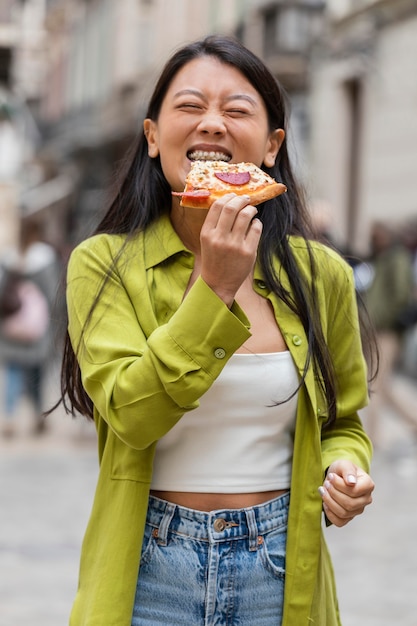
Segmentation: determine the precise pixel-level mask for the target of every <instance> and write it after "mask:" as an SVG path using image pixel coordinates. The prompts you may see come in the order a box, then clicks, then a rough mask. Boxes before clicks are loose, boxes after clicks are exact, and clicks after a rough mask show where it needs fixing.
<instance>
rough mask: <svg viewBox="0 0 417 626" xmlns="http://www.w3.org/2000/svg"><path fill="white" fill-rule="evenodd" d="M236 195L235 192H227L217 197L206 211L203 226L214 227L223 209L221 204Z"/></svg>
mask: <svg viewBox="0 0 417 626" xmlns="http://www.w3.org/2000/svg"><path fill="white" fill-rule="evenodd" d="M236 197H237V196H236V194H235V193H227V194H225V195H224V196H222V197H221V198H218V199H217V200H215V201H214V202H213V204H212V205H211V207H210V208H209V210H208V212H207V217H206V219H205V220H204V226H206V227H209V228H216V226H217V223H218V221H219V217H220V215H221V212H222V210H223V206H224V205H225V204H226V203H227V202H228V201H229V200H231V199H232V198H236ZM242 197H243V196H242Z"/></svg>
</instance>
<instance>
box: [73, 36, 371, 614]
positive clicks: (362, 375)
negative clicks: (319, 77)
mask: <svg viewBox="0 0 417 626" xmlns="http://www.w3.org/2000/svg"><path fill="white" fill-rule="evenodd" d="M285 115H286V114H285V104H284V96H283V93H282V90H281V89H280V87H279V86H278V85H277V84H276V81H275V79H274V78H273V77H272V75H271V74H270V73H269V71H268V70H267V69H266V68H265V66H264V65H263V63H262V62H261V61H260V60H259V59H258V58H257V57H255V56H254V55H253V54H252V53H251V52H249V51H248V50H247V49H245V48H244V47H242V46H241V45H240V44H239V43H237V42H235V41H233V40H230V39H227V38H221V37H209V38H207V39H206V40H204V41H201V42H196V43H194V44H191V45H189V46H186V47H184V48H183V49H182V50H180V51H178V52H177V53H176V54H175V55H174V56H173V57H172V59H171V60H170V61H169V62H168V63H167V65H166V67H165V69H164V70H163V72H162V75H161V77H160V79H159V82H158V83H157V85H156V88H155V91H154V94H153V96H152V98H151V101H150V105H149V109H148V114H147V117H146V120H145V122H144V126H143V134H142V135H141V136H140V138H139V142H138V145H137V147H136V149H135V151H134V153H133V158H132V159H131V161H130V162H129V163H128V164H127V168H126V172H125V173H124V176H123V178H122V179H121V183H120V186H119V188H118V189H117V191H116V194H115V197H114V200H113V201H112V202H111V204H110V207H109V209H108V211H107V213H106V215H105V217H104V218H103V220H102V222H101V224H100V225H99V227H98V229H97V232H96V234H95V236H94V237H92V238H90V239H88V240H87V241H85V242H84V243H82V244H80V246H79V247H78V248H77V249H76V250H75V251H74V252H73V254H72V257H71V259H70V264H69V269H68V312H69V337H70V339H71V342H67V346H66V352H65V358H64V364H63V365H64V367H63V394H64V398H65V397H67V399H66V405H67V408H68V409H69V410H73V411H74V410H78V411H80V412H81V413H84V414H86V415H89V416H93V417H94V420H95V423H96V426H97V431H98V438H99V456H100V475H99V480H98V486H97V492H96V496H95V500H94V506H93V510H92V514H91V518H90V522H89V525H88V529H87V532H86V536H85V540H84V544H83V549H82V558H81V570H80V585H79V590H78V594H77V597H76V600H75V604H74V607H73V611H72V615H71V624H72V626H81V625H83V626H93V625H100V626H105V625H109V626H110V625H117V626H129V625H132V626H138V625H141V626H142V625H152V626H157V625H159V624H170V625H172V624H193V625H194V624H195V625H197V624H226V623H227V624H237V623H238V624H240V625H241V626H243V625H244V626H246V625H249V624H250V625H251V626H253V625H254V624H256V625H258V626H269V625H270V624H271V625H272V624H274V625H277V624H285V625H291V626H293V625H294V624H297V625H298V624H307V623H315V624H321V625H328V626H330V625H331V626H334V625H335V624H337V623H339V617H338V608H337V602H336V596H335V590H334V581H333V577H332V568H331V563H330V559H329V556H328V553H327V550H326V547H325V544H324V541H323V538H322V534H321V519H322V507H324V511H325V514H326V519H327V521H328V523H333V524H336V525H338V526H343V525H344V524H346V523H347V522H349V521H350V520H351V519H353V518H354V517H355V516H356V515H358V514H360V513H362V512H363V510H364V508H365V506H366V505H367V504H369V503H370V502H371V493H372V490H373V487H374V485H373V482H372V479H371V478H370V477H369V476H368V474H367V473H366V472H367V471H368V467H369V461H370V455H371V445H370V442H369V440H368V438H367V436H366V435H365V433H364V431H363V428H362V425H361V422H360V420H359V417H358V415H357V411H358V409H360V408H361V407H363V406H364V405H365V404H366V402H367V382H366V366H365V363H364V358H363V355H362V349H361V340H360V333H359V324H358V319H357V310H356V300H355V293H354V288H353V282H352V275H351V271H350V269H349V267H348V266H347V265H346V264H345V263H344V261H343V260H342V259H341V258H339V256H338V255H337V254H336V253H334V252H332V251H331V250H329V249H328V248H326V247H324V246H323V245H321V244H318V243H314V242H313V241H312V240H311V239H312V238H311V233H310V229H309V225H308V219H307V215H306V212H305V210H304V206H303V201H302V198H301V195H300V192H299V190H298V189H297V186H296V183H295V180H294V177H293V175H292V172H291V168H290V163H289V159H288V154H287V146H286V137H285V128H286V119H285ZM196 158H198V159H206V160H207V159H213V158H215V159H222V160H229V161H232V162H241V161H250V162H253V163H255V164H256V165H257V166H261V167H263V168H264V169H265V171H267V172H268V173H269V174H270V175H272V176H273V177H274V178H275V179H276V180H278V181H282V182H284V183H285V184H286V185H287V187H288V192H287V193H286V194H285V195H284V196H280V197H278V198H276V199H274V200H271V201H268V202H266V203H264V205H262V206H260V207H257V208H255V207H253V206H250V205H249V203H248V199H247V198H245V197H238V196H236V195H234V194H228V195H226V196H225V197H223V198H222V199H221V200H219V201H217V202H215V203H214V204H213V205H212V207H211V208H210V210H209V211H204V210H194V209H187V208H186V207H180V205H179V201H178V198H176V197H172V195H171V191H176V192H179V191H182V189H183V187H184V179H185V176H186V174H187V172H188V170H189V168H190V162H191V160H193V159H196ZM310 240H311V241H310ZM249 328H250V330H249ZM68 399H69V400H68ZM68 402H69V404H68ZM139 565H140V568H139ZM138 572H139V573H138Z"/></svg>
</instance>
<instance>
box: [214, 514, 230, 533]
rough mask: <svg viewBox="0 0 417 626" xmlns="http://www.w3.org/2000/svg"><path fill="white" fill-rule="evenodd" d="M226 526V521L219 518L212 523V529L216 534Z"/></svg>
mask: <svg viewBox="0 0 417 626" xmlns="http://www.w3.org/2000/svg"><path fill="white" fill-rule="evenodd" d="M226 526H227V524H226V521H225V520H224V519H222V518H221V517H218V518H217V519H215V520H214V522H213V528H214V530H215V531H216V533H221V532H222V531H223V530H224V529H225V528H226Z"/></svg>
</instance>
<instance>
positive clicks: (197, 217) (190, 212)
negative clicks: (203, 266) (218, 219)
mask: <svg viewBox="0 0 417 626" xmlns="http://www.w3.org/2000/svg"><path fill="white" fill-rule="evenodd" d="M206 216H207V210H205V209H191V208H188V207H181V206H179V203H178V205H177V206H173V207H172V210H171V216H170V217H171V222H172V225H173V227H174V230H175V232H176V233H177V235H178V236H179V237H180V239H181V240H182V242H183V243H184V245H185V246H186V247H187V248H188V250H190V251H191V252H193V253H194V254H199V252H200V232H201V229H202V226H203V224H204V220H205V219H206Z"/></svg>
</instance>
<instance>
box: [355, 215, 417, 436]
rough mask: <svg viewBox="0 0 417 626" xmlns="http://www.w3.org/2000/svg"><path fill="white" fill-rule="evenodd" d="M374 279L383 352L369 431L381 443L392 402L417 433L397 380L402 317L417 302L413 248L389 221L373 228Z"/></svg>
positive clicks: (371, 298)
mask: <svg viewBox="0 0 417 626" xmlns="http://www.w3.org/2000/svg"><path fill="white" fill-rule="evenodd" d="M368 267H369V268H370V278H369V280H368V285H367V289H366V291H363V297H364V301H365V303H366V307H367V310H368V314H369V316H370V319H371V321H372V323H373V326H374V328H375V331H376V336H377V343H378V348H379V352H380V361H379V371H378V376H377V378H376V381H375V383H374V387H373V394H372V395H371V401H370V405H369V409H368V432H369V434H370V437H371V439H372V441H373V443H374V444H376V445H379V444H380V443H381V426H380V420H381V409H382V407H383V406H384V404H388V405H389V406H390V407H391V408H393V409H394V410H395V413H396V415H397V416H398V417H399V418H400V419H402V420H403V421H404V422H405V423H406V424H407V425H408V426H409V427H411V429H412V431H413V432H414V433H415V434H416V435H417V410H416V409H415V408H414V407H413V406H411V405H410V403H409V402H408V401H407V399H406V398H405V397H404V396H403V394H402V393H401V392H400V391H398V389H397V387H396V385H395V382H394V373H395V371H396V366H397V365H398V364H399V360H400V357H401V351H402V330H403V328H402V321H401V320H402V317H403V315H404V311H406V310H408V307H409V306H410V303H412V302H413V301H414V295H415V294H414V277H413V260H412V257H411V255H410V252H409V250H408V249H407V247H406V246H405V245H404V243H403V242H402V240H401V238H400V237H399V236H398V235H397V233H396V232H395V231H394V229H393V228H392V227H391V226H390V225H389V224H387V223H384V222H381V221H377V222H375V223H374V224H373V225H372V227H371V257H370V260H369V263H368Z"/></svg>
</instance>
